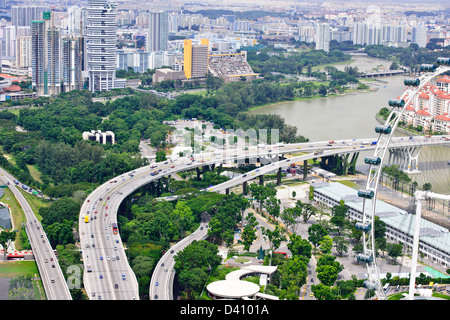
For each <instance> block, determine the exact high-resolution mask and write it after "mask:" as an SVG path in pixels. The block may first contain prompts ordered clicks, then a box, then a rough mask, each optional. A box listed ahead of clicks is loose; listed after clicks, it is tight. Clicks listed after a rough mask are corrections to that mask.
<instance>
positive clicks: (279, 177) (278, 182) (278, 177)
mask: <svg viewBox="0 0 450 320" xmlns="http://www.w3.org/2000/svg"><path fill="white" fill-rule="evenodd" d="M279 185H281V167H280V168H278V172H277V186H279Z"/></svg>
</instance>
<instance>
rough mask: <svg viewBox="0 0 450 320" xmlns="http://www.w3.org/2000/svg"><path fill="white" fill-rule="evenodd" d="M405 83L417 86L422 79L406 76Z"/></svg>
mask: <svg viewBox="0 0 450 320" xmlns="http://www.w3.org/2000/svg"><path fill="white" fill-rule="evenodd" d="M403 83H404V84H405V86H412V87H417V86H418V85H419V84H420V79H418V78H417V79H415V78H406V79H405V80H404V82H403Z"/></svg>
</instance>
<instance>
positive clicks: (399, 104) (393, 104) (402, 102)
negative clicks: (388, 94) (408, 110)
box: [389, 99, 405, 108]
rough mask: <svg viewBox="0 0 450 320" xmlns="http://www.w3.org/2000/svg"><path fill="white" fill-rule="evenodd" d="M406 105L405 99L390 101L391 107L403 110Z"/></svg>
mask: <svg viewBox="0 0 450 320" xmlns="http://www.w3.org/2000/svg"><path fill="white" fill-rule="evenodd" d="M404 105H405V100H403V99H390V100H389V106H391V107H399V108H402V107H403V106H404Z"/></svg>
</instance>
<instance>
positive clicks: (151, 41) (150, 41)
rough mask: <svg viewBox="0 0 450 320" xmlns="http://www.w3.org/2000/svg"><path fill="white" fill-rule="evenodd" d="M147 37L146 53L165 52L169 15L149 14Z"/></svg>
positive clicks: (160, 13) (165, 13)
mask: <svg viewBox="0 0 450 320" xmlns="http://www.w3.org/2000/svg"><path fill="white" fill-rule="evenodd" d="M148 20H149V23H148V36H147V51H148V52H151V51H167V48H168V41H169V14H168V13H167V12H150V13H149V19H148Z"/></svg>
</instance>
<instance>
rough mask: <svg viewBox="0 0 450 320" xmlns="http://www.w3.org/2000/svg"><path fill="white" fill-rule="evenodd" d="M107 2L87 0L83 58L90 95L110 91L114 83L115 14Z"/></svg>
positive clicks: (110, 4) (113, 6)
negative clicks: (85, 61)
mask: <svg viewBox="0 0 450 320" xmlns="http://www.w3.org/2000/svg"><path fill="white" fill-rule="evenodd" d="M114 8H115V5H114V4H112V3H110V2H108V1H107V0H88V7H87V8H86V15H85V17H86V29H85V31H86V54H87V68H88V78H89V90H90V91H91V92H95V91H104V90H111V89H113V88H114V87H115V79H116V13H115V11H114Z"/></svg>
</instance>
